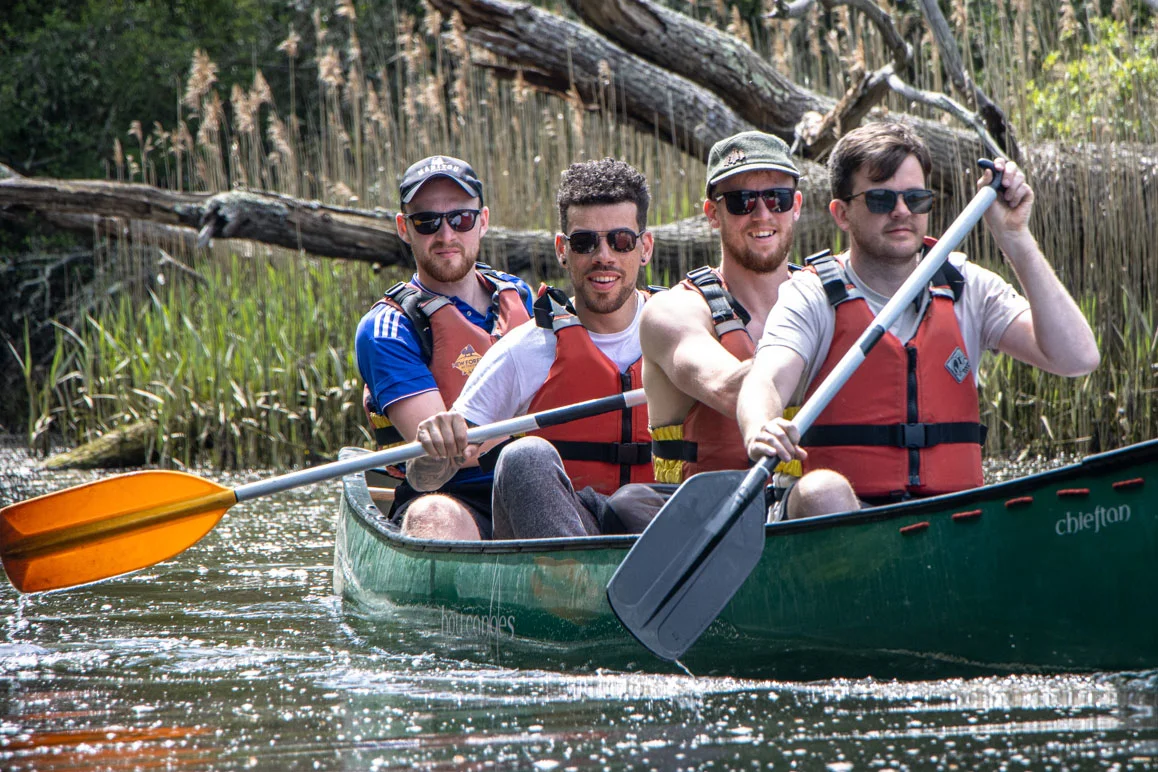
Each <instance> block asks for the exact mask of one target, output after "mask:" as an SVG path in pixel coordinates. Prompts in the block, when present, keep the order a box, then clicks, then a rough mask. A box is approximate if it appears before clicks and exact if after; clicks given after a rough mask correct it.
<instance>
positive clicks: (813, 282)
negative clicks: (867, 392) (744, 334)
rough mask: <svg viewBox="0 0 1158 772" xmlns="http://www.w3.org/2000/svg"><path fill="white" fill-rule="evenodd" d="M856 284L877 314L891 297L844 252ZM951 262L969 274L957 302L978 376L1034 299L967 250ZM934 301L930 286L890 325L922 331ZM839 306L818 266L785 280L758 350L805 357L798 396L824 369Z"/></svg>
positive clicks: (902, 333) (906, 333)
mask: <svg viewBox="0 0 1158 772" xmlns="http://www.w3.org/2000/svg"><path fill="white" fill-rule="evenodd" d="M837 260H839V261H840V263H841V265H843V266H844V267H845V270H846V271H847V272H848V276H849V278H850V279H851V281H852V283H853V285H855V286H856V288H857V289H859V290H860V291H861V293H862V294H863V295H864V297H865V300H866V301H867V302H868V305H869V309H870V310H871V311H872V312H873V314H874V315H876V314H878V313H880V310H881V309H882V308H884V306H885V303H887V302H888V300H889V299H888V298H887V297H886V296H884V295H881V294H880V293H878V292H874V291H873V290H871V289H869V288H868V287H866V286H865V284H864V282H862V281H861V280H860V277H858V276H857V275H856V274H855V273H854V272H853V270H852V268H850V267H849V266H848V255H847V253H846V254H843V255H838V256H837ZM949 262H950V263H951V264H952V265H953V266H954V267H955V268H956V269H957V270H958V271H961V273H962V275H963V276H964V277H965V288H964V291H963V292H962V294H961V298H960V299H959V300H958V301H957V302H956V303H954V304H953V310H954V312H955V313H956V315H957V324H958V326H959V327H960V328H961V336H962V338H964V340H965V355H966V356H967V357H969V364H970V365H971V369H972V371H973V378H974V382H976V379H977V365H978V363H979V362H980V360H981V355H982V353H984V352H986V351H994V350H996V349H997V344H998V343H1000V342H1001V336H1002V335H1004V334H1005V330H1006V329H1007V328H1008V327H1009V325H1010V324H1011V323H1012V322H1013V320H1014V319H1016V318H1017V317H1018V316H1020V315H1021V314H1022V313H1023V312H1024V311H1027V310H1028V309H1029V301H1027V300H1026V299H1025V298H1024V297H1022V295H1021V294H1020V293H1019V292H1018V291H1017V290H1016V289H1014V288H1013V286H1012V285H1011V284H1010V283H1009V282H1007V281H1005V279H1003V278H1001V277H1000V276H998V275H997V274H995V273H994V272H993V271H990V270H987V269H985V268H982V267H980V266H978V265H974V264H973V263H970V262H968V261H967V260H966V259H965V255H963V254H961V253H960V252H953V253H951V254H950V255H949ZM928 303H929V293H928V291H926V292H923V293H922V294H921V297H920V298H919V302H918V303H914V304H910V305H909V306H907V307H906V309H905V310H904V312H903V313H902V314H901V315H900V317H899V318H898V319H897V321H896V323H895V324H893V326H892V327H890V328H889V332H890V333H892V334H893V335H895V336H896V337H897V338H899V339H900V340H901V341H902V342H906V343H907V342H908V341H909V340H910V339H912V337H913V336H914V335H916V333H917V325H918V324H919V323H920V320H921V317H922V316H923V315H924V313H925V308H926V306H927V305H928ZM835 323H836V312H835V310H834V309H833V307H832V305H831V304H830V303H829V302H828V296H827V295H825V293H824V285H823V284H821V283H820V277H819V276H817V275H816V274H815V273H813V272H812V271H797V272H796V273H795V274H793V275H792V280H791V281H788V282H785V283H784V284H783V285H781V286H780V294H779V296H778V298H777V301H776V305H775V306H773V308H772V312H771V313H769V314H768V321H767V322H766V323H765V325H764V334H763V336H761V338H760V343H759V345H758V346H757V350H759V349H761V348H764V347H765V346H785V347H787V348H790V349H792V350H793V351H795V352H796V353H797V354H799V355H800V357H801V358H802V359H803V360H804V363H805V364H804V375H805V377H804V381H803V382H802V383H801V384H800V386H799V387H798V388H797V392H796V394H795V395H794V396H795V397H796V398H797V399H798V400H799V398H800V397H802V396H803V392H804V391H805V389H807V387H808V384H810V383H812V380H813V378H815V377H816V374H817V373H818V372H819V371H820V365H821V364H822V363H823V362H824V360H825V358H826V357H827V356H828V349H829V346H831V345H832V333H833V329H834V327H835Z"/></svg>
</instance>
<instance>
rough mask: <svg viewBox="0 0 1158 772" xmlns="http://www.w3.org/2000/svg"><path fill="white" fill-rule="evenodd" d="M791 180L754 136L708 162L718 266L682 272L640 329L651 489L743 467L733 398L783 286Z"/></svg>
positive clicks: (733, 142)
mask: <svg viewBox="0 0 1158 772" xmlns="http://www.w3.org/2000/svg"><path fill="white" fill-rule="evenodd" d="M799 177H800V172H799V171H798V170H797V168H796V164H794V163H793V162H792V158H791V156H790V155H789V152H788V146H787V145H785V144H784V142H782V141H781V140H780V139H778V138H777V137H774V136H772V135H770V134H764V133H762V132H757V131H749V132H744V133H742V134H737V135H736V136H733V137H728V138H727V139H724V140H721V141H720V142H718V143H716V145H715V146H714V147H712V149H711V152H710V153H709V155H708V178H707V189H706V194H707V195H706V199H705V201H704V214H705V215H706V216H707V218H708V222H709V223H711V225H712V227H713V228H715V229H717V230H719V232H720V264H719V267H715V268H713V267H707V266H705V267H703V268H697V269H696V270H694V271H691V272H689V273H688V275H687V278H686V279H684V281H682V282H681V283H680V284H679V285H677V286H676V287H673V288H672V289H671V290H670V291H668V292H664V293H661V294H660V295H658V296H657V297H656V298H655V299H654V300H652V301H651V302H650V303H648V304H647V308H646V309H645V310H644V314H643V320H642V322H641V324H640V343H641V346H642V349H643V356H644V388H645V389H646V391H647V405H648V411H649V413H650V416H651V425H652V438H653V442H652V457H653V460H654V463H655V476H656V480H657V481H659V482H664V483H680V482H683V481H684V480H685V479H687V478H688V477H689V476H691V475H692V474H695V473H697V472H704V471H710V470H719V469H743V468H746V467H747V466H748V454H747V451H746V450H745V448H744V441H743V437H742V436H741V435H740V430H739V428H738V427H737V426H736V421H735V415H736V396H737V395H738V393H739V390H740V383H741V382H742V380H743V378H744V375H745V374H746V373H747V372H748V368H749V366H750V365H751V358H752V354H753V352H754V351H755V343H754V341H755V340H756V339H758V337H759V335H760V333H761V332H762V331H763V329H764V320H765V318H766V317H767V316H768V312H769V310H770V309H771V308H772V306H773V305H774V304H775V303H776V300H777V297H778V296H779V290H780V287H781V285H782V284H783V283H784V282H786V281H787V280H788V253H789V251H790V250H791V249H792V232H793V227H794V225H795V223H796V220H797V219H798V218H799V217H800V206H801V196H800V193H799V192H798V191H797V190H796V182H797V179H798V178H799Z"/></svg>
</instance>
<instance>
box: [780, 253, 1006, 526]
mask: <svg viewBox="0 0 1158 772" xmlns="http://www.w3.org/2000/svg"><path fill="white" fill-rule="evenodd" d="M809 268H810V269H812V270H814V271H815V272H816V273H817V274H818V275H819V276H820V278H821V281H822V283H823V284H824V287H825V291H826V293H827V294H828V297H829V301H830V302H832V303H833V305H834V310H835V313H836V321H835V329H834V332H833V338H832V344H831V346H830V348H829V351H828V356H827V357H826V358H825V360H824V362H823V364H822V365H821V368H820V371H819V372H818V373H817V375H816V377H815V378H814V379H813V381H812V383H811V384H810V385H809V388H808V392H807V396H811V395H812V392H813V391H815V389H816V388H817V387H818V386H819V385H820V384H821V383H822V382H823V381H824V378H825V377H826V376H827V375H828V373H829V372H831V371H832V369H833V368H834V367H836V365H837V363H838V362H839V361H840V359H841V357H842V356H844V354H845V352H846V351H848V349H849V348H851V347H852V346H853V345H854V344H855V342H856V340H857V339H858V338H859V337H860V335H861V334H862V333H863V332H864V331H865V330H866V329H867V328H868V326H869V324H871V322H872V320H873V313H872V311H871V310H869V306H868V302H867V301H866V300H865V299H864V296H863V295H862V294H861V293H860V291H859V290H857V289H856V287H855V286H853V284H852V283H851V282H850V281H849V279H848V276H847V274H846V273H845V270H844V268H843V266H841V265H840V263H838V262H837V261H836V258H834V257H832V256H831V255H822V256H819V257H818V258H812V259H811V262H810V264H809ZM963 286H964V279H963V277H962V276H961V274H960V272H959V271H957V269H956V268H954V267H953V266H951V265H950V264H948V263H946V264H945V267H943V268H942V269H941V270H940V271H939V272H938V273H937V274H936V275H935V276H934V278H933V281H932V282H931V286H930V288H929V292H930V296H931V297H930V298H929V302H928V304H927V307H926V309H925V313H924V316H923V317H922V318H921V322H920V326H919V327H918V328H917V334H916V335H915V336H914V337H913V339H912V340H910V341H909V342H908V343H901V341H900V340H899V339H898V338H897V337H896V336H895V335H893V334H892V333H888V332H887V333H885V334H884V336H882V337H881V339H880V340H879V341H878V342H877V344H876V346H875V347H873V349H872V350H870V351H869V354H868V356H867V357H866V359H865V361H864V362H863V363H862V364H861V366H860V367H859V368H858V369H857V370H856V372H855V373H853V375H852V377H851V378H850V379H849V381H848V383H846V384H845V385H844V387H843V388H841V390H840V392H839V393H837V395H836V397H835V398H834V399H833V400H832V402H830V403H829V404H828V406H827V407H826V408H825V409H824V411H823V412H821V414H820V416H819V417H818V418H817V419H816V422H815V423H814V424H813V425H812V427H811V428H810V429H809V430H808V431H807V432H805V434H804V437H802V438H801V443H800V444H801V446H802V447H804V448H805V449H806V450H807V451H808V460H807V462H805V464H804V471H805V472H808V471H810V470H812V469H835V470H837V471H839V472H840V473H841V474H843V475H844V476H846V477H847V478H848V479H849V481H850V482H851V483H852V486H853V489H854V490H855V491H856V493H857V496H859V497H860V498H862V499H865V500H867V501H870V502H873V503H877V502H879V501H889V500H901V499H906V498H912V497H919V496H933V495H937V494H940V493H951V492H953V491H959V490H964V489H966V488H973V487H976V486H979V485H981V484H982V476H981V445H982V444H983V443H984V441H985V427H984V426H983V425H982V424H981V418H980V412H979V409H978V397H977V386H976V384H975V382H974V379H973V372H972V366H971V364H970V362H969V360H968V357H967V355H966V353H965V341H964V339H963V338H962V336H961V329H960V326H959V325H958V324H957V316H956V314H955V313H954V311H953V304H954V303H955V302H956V300H957V298H958V297H959V296H960V292H961V289H962V288H963Z"/></svg>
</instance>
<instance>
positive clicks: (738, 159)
mask: <svg viewBox="0 0 1158 772" xmlns="http://www.w3.org/2000/svg"><path fill="white" fill-rule="evenodd" d="M747 160H748V154H747V153H745V152H744V149H743V148H741V147H737V148H732V151H731V152H730V153H728V155H727V156H726V157H725V158H724V166H735V165H736V164H742V163H744V162H745V161H747Z"/></svg>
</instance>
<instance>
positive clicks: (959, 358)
mask: <svg viewBox="0 0 1158 772" xmlns="http://www.w3.org/2000/svg"><path fill="white" fill-rule="evenodd" d="M945 369H946V370H948V371H949V375H951V376H953V380H955V381H957V383H961V382H962V381H964V380H965V379H966V378H967V377H969V372H970V371H971V370H972V368H971V367H970V366H969V357H967V356H965V352H964V351H962V350H961V347H960V346H958V347H957V348H955V349H953V353H952V354H950V355H949V359H948V360H946V362H945Z"/></svg>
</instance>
